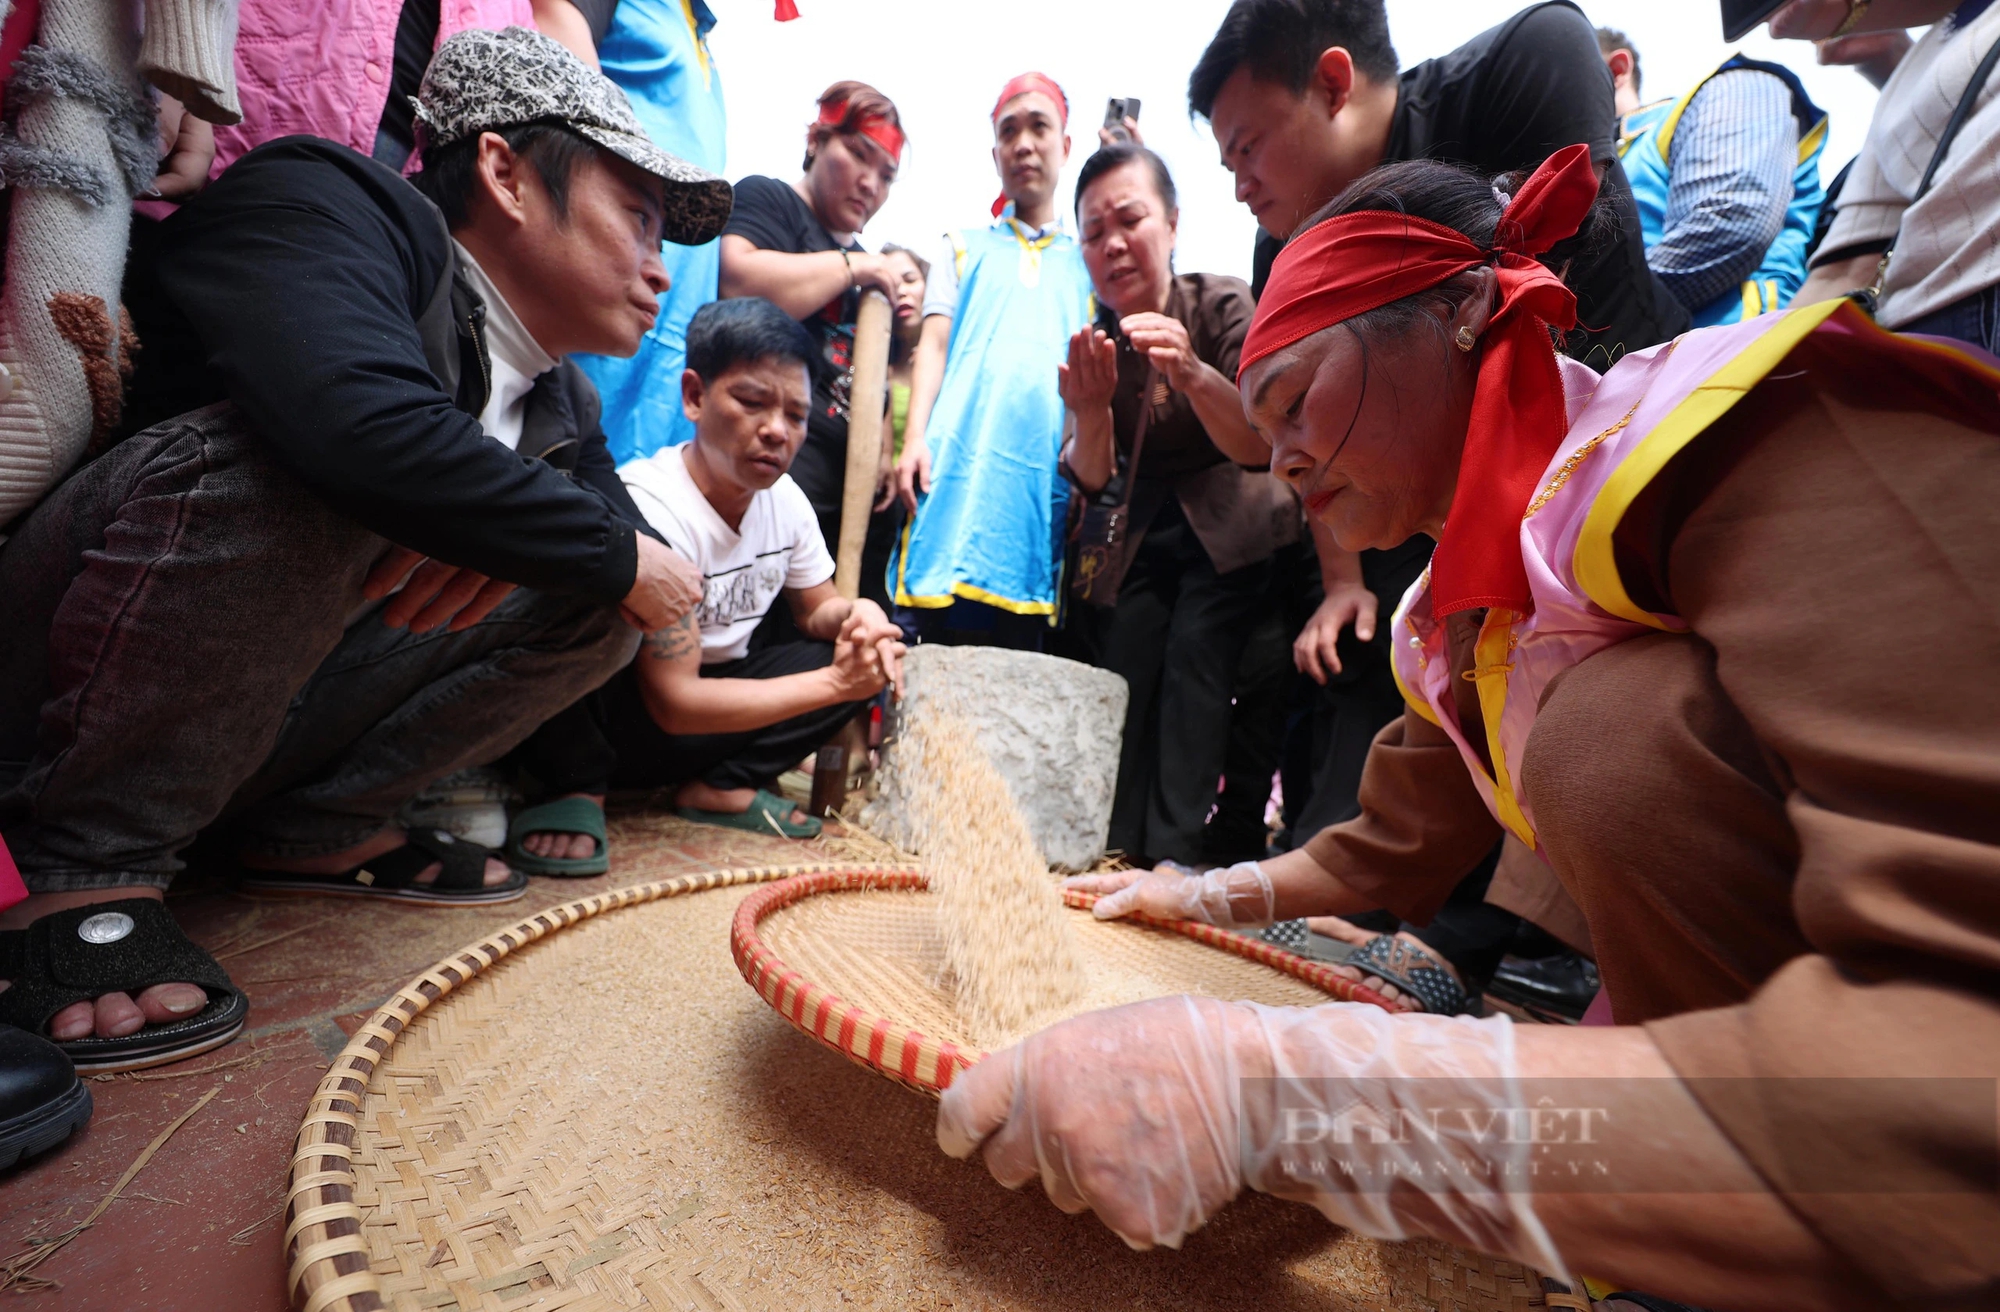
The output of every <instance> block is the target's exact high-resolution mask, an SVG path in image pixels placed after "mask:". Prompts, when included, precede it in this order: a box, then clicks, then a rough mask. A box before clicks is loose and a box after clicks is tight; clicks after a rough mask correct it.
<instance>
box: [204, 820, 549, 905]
mask: <svg viewBox="0 0 2000 1312" xmlns="http://www.w3.org/2000/svg"><path fill="white" fill-rule="evenodd" d="M407 837H408V839H409V841H408V842H406V843H404V844H403V845H402V846H401V847H395V848H391V849H390V850H388V851H387V852H384V853H383V854H382V855H380V856H377V857H370V858H369V859H368V860H366V861H363V862H362V863H361V864H360V865H358V866H355V867H353V868H351V869H348V870H342V871H340V872H339V873H338V874H332V875H302V874H297V873H294V872H293V871H289V870H257V869H253V868H252V867H250V866H245V865H239V866H237V868H236V880H237V886H238V887H240V888H244V889H248V890H250V891H252V892H257V893H326V894H333V895H335V896H342V897H385V898H390V899H393V900H395V901H398V902H425V903H430V904H432V905H444V906H491V905H493V904H494V903H496V902H512V901H514V900H515V899H516V898H519V897H524V896H526V895H527V892H528V877H527V876H526V875H524V874H522V873H521V872H520V871H518V870H513V869H511V867H510V869H509V873H508V876H507V879H506V880H505V881H504V882H502V883H498V884H492V885H489V884H487V882H486V862H487V859H488V858H489V857H493V858H497V857H499V856H500V853H498V852H496V851H495V850H493V849H492V848H490V847H482V846H480V845H479V844H478V843H473V842H468V841H467V840H465V839H463V838H460V837H458V836H457V835H456V834H453V833H452V832H451V831H449V830H446V829H433V828H426V827H422V826H419V827H417V828H414V829H411V830H409V831H408V832H407ZM432 865H435V866H439V867H441V868H440V869H439V871H438V877H437V879H436V880H435V881H434V882H432V883H429V884H419V883H417V882H416V880H417V876H418V875H420V874H422V873H423V872H424V869H425V867H427V866H432Z"/></svg>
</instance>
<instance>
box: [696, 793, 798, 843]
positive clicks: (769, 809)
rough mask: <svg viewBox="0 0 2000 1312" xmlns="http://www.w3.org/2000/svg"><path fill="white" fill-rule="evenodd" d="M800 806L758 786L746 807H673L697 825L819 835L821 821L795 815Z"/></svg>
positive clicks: (794, 835) (788, 835) (783, 835)
mask: <svg viewBox="0 0 2000 1312" xmlns="http://www.w3.org/2000/svg"><path fill="white" fill-rule="evenodd" d="M798 809H799V808H798V807H796V806H794V805H793V804H792V803H791V802H790V801H788V800H787V799H785V798H782V797H780V796H778V795H777V794H776V793H773V792H769V791H767V790H766V789H762V788H759V789H758V790H757V795H756V796H755V797H753V798H751V799H750V809H749V810H747V811H741V812H738V811H698V810H696V809H695V808H694V807H692V806H679V807H675V808H674V814H675V815H677V816H679V817H680V818H681V819H683V820H692V821H694V822H695V823H696V824H698V825H721V826H722V827H723V828H724V829H743V830H748V831H749V832H750V833H753V834H773V833H774V834H777V835H778V836H779V837H781V838H818V837H819V831H820V823H819V821H818V820H816V819H814V818H813V817H812V816H807V817H806V818H805V822H804V823H803V824H801V823H799V822H797V821H794V820H793V819H792V812H793V811H795V810H798Z"/></svg>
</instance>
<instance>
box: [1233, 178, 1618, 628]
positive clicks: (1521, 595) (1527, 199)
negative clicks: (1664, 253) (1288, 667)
mask: <svg viewBox="0 0 2000 1312" xmlns="http://www.w3.org/2000/svg"><path fill="white" fill-rule="evenodd" d="M1596 197H1597V170H1596V169H1595V168H1594V167H1593V166H1592V165H1591V162H1590V148H1589V147H1588V146H1584V145H1576V146H1569V147H1566V148H1565V149H1562V150H1559V151H1557V152H1556V153H1555V154H1553V155H1551V156H1549V158H1548V159H1547V160H1546V161H1544V162H1543V164H1542V166H1541V167H1540V168H1538V169H1536V170H1535V173H1534V176H1533V177H1531V178H1529V179H1528V181H1527V182H1526V183H1525V184H1524V185H1523V186H1522V187H1521V190H1520V191H1519V192H1518V193H1517V194H1516V195H1515V196H1514V199H1513V200H1512V201H1511V202H1510V203H1509V204H1508V205H1507V208H1506V211H1505V212H1504V213H1503V214H1502V216H1501V219H1500V225H1499V229H1498V231H1497V232H1496V233H1495V234H1494V240H1493V249H1492V250H1491V251H1487V250H1482V249H1481V248H1480V247H1479V246H1478V245H1477V244H1475V243H1474V242H1473V241H1472V240H1471V239H1470V238H1468V237H1466V236H1465V235H1464V234H1463V233H1460V232H1456V231H1454V230H1452V229H1450V228H1447V227H1444V226H1443V225H1441V224H1436V223H1432V222H1430V221H1428V220H1426V219H1418V218H1412V217H1410V216H1409V215H1406V214H1399V213H1396V212H1394V211H1389V210H1357V211H1355V212H1354V213H1352V214H1342V215H1340V216H1338V217H1337V218H1331V219H1328V220H1326V221H1325V222H1324V223H1321V224H1318V225H1317V226H1315V227H1313V228H1312V229H1310V230H1309V231H1307V232H1306V233H1304V234H1303V235H1302V236H1299V237H1297V238H1294V239H1293V240H1292V242H1291V243H1290V244H1288V245H1287V246H1286V247H1285V248H1284V250H1283V251H1281V252H1279V254H1278V258H1277V261H1276V262H1275V263H1274V264H1273V265H1272V266H1271V279H1270V283H1269V285H1268V286H1266V287H1265V289H1264V296H1263V299H1262V300H1260V301H1259V302H1258V304H1257V316H1256V318H1255V319H1254V320H1253V321H1252V322H1251V325H1250V332H1249V335H1248V336H1247V337H1245V338H1244V341H1243V352H1242V364H1241V365H1240V366H1239V368H1238V370H1237V377H1238V378H1239V379H1240V378H1241V377H1242V376H1243V372H1244V371H1245V370H1247V369H1249V367H1250V366H1251V365H1253V364H1255V363H1256V362H1257V361H1259V360H1261V359H1263V358H1264V357H1265V356H1267V355H1270V354H1271V353H1272V352H1274V351H1277V350H1280V349H1282V348H1284V347H1286V346H1289V345H1291V344H1292V343H1293V342H1296V341H1299V340H1300V339H1301V338H1305V337H1309V336H1311V335H1312V334H1314V333H1316V332H1318V331H1320V330H1321V329H1322V328H1329V327H1332V326H1333V325H1334V324H1337V323H1340V322H1342V321H1344V320H1347V319H1351V318H1353V317H1354V316H1355V315H1357V314H1365V313H1367V312H1368V311H1370V310H1373V309H1376V308H1377V307H1379V306H1383V305H1387V304H1389V303H1390V302H1391V301H1399V300H1401V299H1402V298H1403V297H1405V296H1411V295H1414V294H1416V293H1417V292H1420V291H1424V290H1425V289H1427V288H1431V287H1435V286H1437V285H1438V284H1439V283H1442V282H1444V281H1446V280H1447V279H1450V278H1454V277H1456V276H1457V275H1459V274H1461V273H1464V272H1465V271H1466V270H1467V269H1474V268H1478V267H1479V266H1480V265H1483V264H1491V265H1492V266H1493V267H1494V269H1495V272H1497V273H1498V274H1499V282H1500V301H1499V304H1498V306H1497V307H1496V308H1495V309H1494V311H1493V317H1492V318H1491V319H1489V320H1488V321H1487V324H1486V332H1485V334H1484V341H1485V344H1486V351H1485V355H1484V357H1483V358H1482V359H1481V361H1480V364H1479V381H1478V383H1477V384H1476V386H1475V387H1474V390H1473V395H1472V418H1471V422H1470V423H1469V424H1468V425H1467V427H1466V434H1465V452H1464V454H1463V456H1461V457H1460V460H1459V466H1458V493H1457V496H1456V497H1455V499H1454V500H1453V502H1452V508H1451V515H1450V518H1449V519H1447V521H1446V522H1445V527H1444V536H1443V537H1442V538H1440V539H1439V541H1438V547H1437V553H1436V554H1435V555H1434V556H1433V557H1432V558H1431V607H1432V611H1433V613H1434V614H1435V615H1436V616H1437V618H1439V619H1442V618H1444V617H1445V616H1446V615H1449V614H1451V613H1452V612H1453V611H1460V610H1469V609H1471V608H1473V607H1476V606H1505V607H1507V608H1508V609H1510V610H1517V611H1526V610H1529V609H1531V608H1532V607H1531V603H1530V601H1529V594H1528V574H1527V569H1526V568H1525V567H1524V566H1523V565H1522V563H1521V515H1522V512H1523V511H1524V510H1525V509H1526V508H1527V505H1528V499H1529V498H1530V497H1531V496H1533V495H1534V492H1535V487H1536V485H1537V484H1538V483H1539V482H1540V481H1541V476H1542V471H1543V470H1544V469H1546V468H1547V467H1548V463H1549V460H1550V458H1551V457H1553V456H1554V455H1555V451H1556V447H1557V446H1558V445H1560V444H1561V442H1562V438H1563V434H1564V433H1565V432H1567V431H1568V428H1569V422H1568V418H1567V414H1566V411H1565V410H1564V406H1563V389H1562V375H1561V373H1560V372H1559V371H1558V370H1557V368H1556V357H1555V348H1554V347H1553V346H1552V345H1551V344H1550V341H1549V332H1548V330H1549V329H1550V328H1552V327H1553V328H1559V329H1568V328H1571V327H1573V326H1574V325H1575V323H1576V296H1575V294H1574V293H1572V292H1571V291H1570V289H1569V288H1567V287H1565V286H1563V282H1562V279H1561V278H1558V277H1557V276H1556V275H1555V273H1554V272H1553V271H1552V270H1551V269H1549V267H1548V266H1547V265H1544V264H1542V263H1540V262H1539V261H1537V260H1536V259H1534V258H1533V257H1535V256H1537V255H1540V254H1541V253H1542V252H1544V251H1546V250H1548V248H1549V247H1551V246H1553V245H1554V244H1555V243H1556V242H1559V241H1561V240H1562V239H1563V238H1565V237H1568V236H1570V235H1572V234H1573V233H1575V232H1576V230H1577V227H1578V225H1580V224H1581V223H1582V222H1583V219H1584V216H1585V215H1586V214H1588V213H1589V212H1590V206H1591V202H1592V201H1593V200H1595V199H1596Z"/></svg>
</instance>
